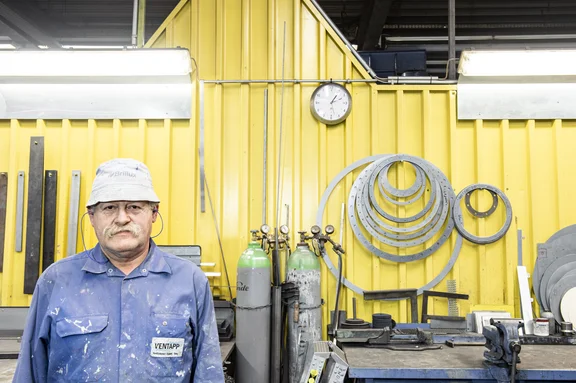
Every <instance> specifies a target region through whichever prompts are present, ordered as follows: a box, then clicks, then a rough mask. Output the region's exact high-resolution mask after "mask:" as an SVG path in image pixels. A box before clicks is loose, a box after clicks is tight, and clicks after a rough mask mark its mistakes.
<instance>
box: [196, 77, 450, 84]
mask: <svg viewBox="0 0 576 383" xmlns="http://www.w3.org/2000/svg"><path fill="white" fill-rule="evenodd" d="M203 82H204V83H205V84H216V85H225V84H277V83H282V80H203ZM325 82H341V83H345V84H349V83H377V82H380V83H383V84H385V85H387V84H400V85H402V84H423V85H426V84H439V85H450V84H456V81H448V80H442V79H439V78H438V77H437V76H428V77H422V76H418V77H399V76H391V77H387V78H386V77H379V78H371V79H363V80H358V79H354V80H352V79H348V80H343V79H338V80H333V79H306V80H296V79H290V80H284V83H285V85H289V84H322V83H325Z"/></svg>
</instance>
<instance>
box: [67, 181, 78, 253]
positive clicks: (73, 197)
mask: <svg viewBox="0 0 576 383" xmlns="http://www.w3.org/2000/svg"><path fill="white" fill-rule="evenodd" d="M80 174H81V173H80V170H74V171H73V172H72V182H71V183H70V205H69V207H68V209H69V210H68V245H67V248H66V256H67V257H70V256H72V255H74V254H76V246H77V239H78V210H79V205H80Z"/></svg>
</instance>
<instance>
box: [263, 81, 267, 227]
mask: <svg viewBox="0 0 576 383" xmlns="http://www.w3.org/2000/svg"><path fill="white" fill-rule="evenodd" d="M267 176H268V89H264V171H263V177H262V180H263V181H262V225H265V224H266V183H267Z"/></svg>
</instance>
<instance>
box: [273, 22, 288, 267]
mask: <svg viewBox="0 0 576 383" xmlns="http://www.w3.org/2000/svg"><path fill="white" fill-rule="evenodd" d="M285 61H286V22H284V42H283V44H282V80H281V84H282V89H281V91H280V122H279V125H280V126H279V133H278V136H279V139H278V172H277V173H276V177H277V186H276V219H275V224H276V229H278V228H279V227H280V189H281V188H282V127H283V124H282V122H283V121H282V120H283V119H284V68H285ZM275 238H276V250H278V233H276V237H275ZM276 266H278V265H276Z"/></svg>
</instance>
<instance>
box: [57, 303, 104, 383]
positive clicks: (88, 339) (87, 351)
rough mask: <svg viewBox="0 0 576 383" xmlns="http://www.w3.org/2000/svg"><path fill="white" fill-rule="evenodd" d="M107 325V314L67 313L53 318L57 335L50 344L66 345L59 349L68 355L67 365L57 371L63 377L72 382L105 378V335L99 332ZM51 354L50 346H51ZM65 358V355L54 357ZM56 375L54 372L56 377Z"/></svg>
mask: <svg viewBox="0 0 576 383" xmlns="http://www.w3.org/2000/svg"><path fill="white" fill-rule="evenodd" d="M107 326H108V315H107V314H103V315H90V316H82V317H66V318H63V319H60V320H59V321H57V322H56V334H57V335H58V337H59V338H60V339H58V340H56V339H54V341H51V348H52V349H54V348H56V347H58V345H59V344H60V343H62V344H63V345H65V346H66V347H65V349H64V348H60V350H54V352H60V353H63V354H66V355H67V356H70V355H71V358H72V359H71V360H70V361H69V362H68V363H67V366H66V367H64V366H61V368H60V369H58V370H57V371H58V372H59V373H61V374H62V378H63V379H65V380H67V381H74V382H79V381H82V382H95V381H98V380H101V379H103V378H105V376H104V373H105V372H106V371H107V368H108V367H107V366H108V363H107V361H106V349H105V346H106V339H105V336H104V334H102V332H103V331H104V329H105V328H106V327H107ZM51 354H52V350H51ZM54 359H55V360H65V359H64V358H54ZM57 377H59V376H55V377H54V378H57Z"/></svg>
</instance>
